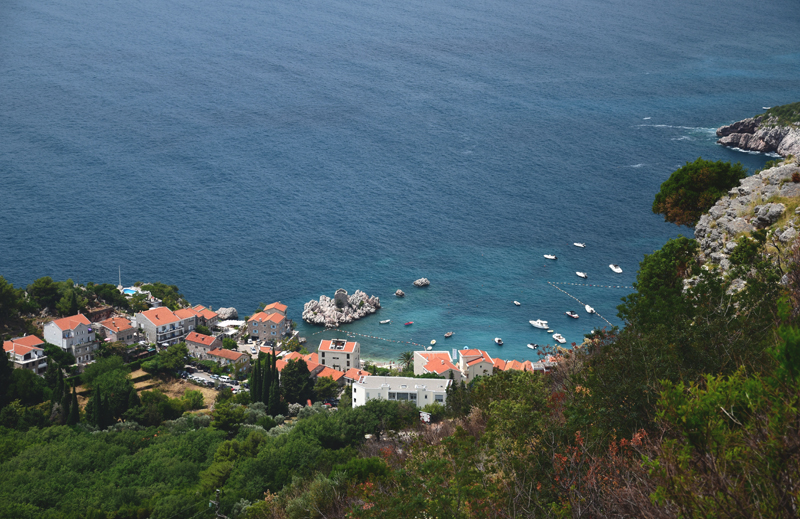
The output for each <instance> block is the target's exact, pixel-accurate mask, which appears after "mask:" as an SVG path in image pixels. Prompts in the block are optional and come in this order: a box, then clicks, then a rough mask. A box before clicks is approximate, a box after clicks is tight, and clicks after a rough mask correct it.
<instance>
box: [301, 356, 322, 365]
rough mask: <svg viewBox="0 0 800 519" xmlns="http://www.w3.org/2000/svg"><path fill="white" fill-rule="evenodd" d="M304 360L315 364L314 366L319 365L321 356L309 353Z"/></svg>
mask: <svg viewBox="0 0 800 519" xmlns="http://www.w3.org/2000/svg"><path fill="white" fill-rule="evenodd" d="M303 358H304V359H306V362H313V363H314V364H319V355H318V354H316V353H309V354H308V355H306V356H305V357H303Z"/></svg>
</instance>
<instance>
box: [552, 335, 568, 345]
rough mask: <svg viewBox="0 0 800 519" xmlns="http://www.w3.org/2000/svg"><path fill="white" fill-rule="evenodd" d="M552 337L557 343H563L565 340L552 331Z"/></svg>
mask: <svg viewBox="0 0 800 519" xmlns="http://www.w3.org/2000/svg"><path fill="white" fill-rule="evenodd" d="M553 339H555V340H556V342H558V343H559V344H564V343H565V342H567V340H566V339H565V338H564V337H563V336H562V335H561V334H560V333H554V334H553Z"/></svg>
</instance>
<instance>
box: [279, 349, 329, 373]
mask: <svg viewBox="0 0 800 519" xmlns="http://www.w3.org/2000/svg"><path fill="white" fill-rule="evenodd" d="M290 360H293V361H295V362H297V361H298V360H302V361H303V362H305V363H306V366H308V371H309V372H312V371H314V370H315V369H317V368H318V367H319V366H320V365H319V364H318V363H316V362H311V361H308V360H306V359H305V357H304V356H303V355H300V354H299V353H297V352H296V351H293V352H291V353H289V354H288V355H284V356H283V357H282V358H280V359H278V361H277V362H276V363H275V365H276V366H277V368H278V371H283V368H285V367H286V364H288V363H289V361H290Z"/></svg>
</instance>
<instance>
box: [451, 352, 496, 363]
mask: <svg viewBox="0 0 800 519" xmlns="http://www.w3.org/2000/svg"><path fill="white" fill-rule="evenodd" d="M459 353H460V354H461V357H462V358H464V360H465V361H466V363H467V366H474V365H475V364H479V363H481V362H488V363H489V364H492V365H494V361H493V360H492V358H491V357H490V356H489V354H488V353H486V352H485V351H483V350H459Z"/></svg>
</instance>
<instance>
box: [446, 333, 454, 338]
mask: <svg viewBox="0 0 800 519" xmlns="http://www.w3.org/2000/svg"><path fill="white" fill-rule="evenodd" d="M452 336H453V332H447V333H446V334H444V338H445V339H449V338H450V337H452Z"/></svg>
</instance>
